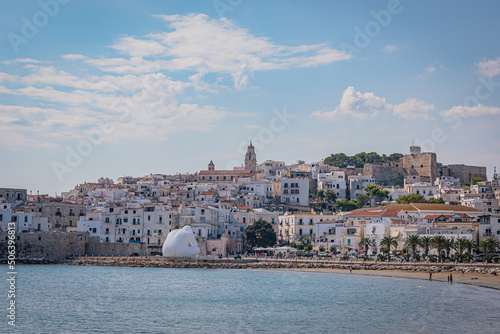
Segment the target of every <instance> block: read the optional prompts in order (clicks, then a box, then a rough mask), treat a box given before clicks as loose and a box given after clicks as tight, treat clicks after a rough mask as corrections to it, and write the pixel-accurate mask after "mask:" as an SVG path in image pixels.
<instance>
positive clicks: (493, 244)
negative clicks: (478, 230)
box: [479, 237, 499, 259]
mask: <svg viewBox="0 0 500 334" xmlns="http://www.w3.org/2000/svg"><path fill="white" fill-rule="evenodd" d="M479 247H480V248H482V249H483V255H484V258H485V259H486V255H488V253H494V252H495V251H496V249H497V248H498V247H499V243H498V240H496V239H495V238H493V237H492V238H489V239H486V240H483V241H481V242H480V243H479Z"/></svg>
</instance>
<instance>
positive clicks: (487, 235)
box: [483, 232, 492, 237]
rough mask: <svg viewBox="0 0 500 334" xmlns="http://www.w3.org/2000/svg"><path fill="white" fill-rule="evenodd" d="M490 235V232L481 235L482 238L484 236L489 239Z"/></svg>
mask: <svg viewBox="0 0 500 334" xmlns="http://www.w3.org/2000/svg"><path fill="white" fill-rule="evenodd" d="M491 235H492V234H491V232H484V233H483V236H485V237H491Z"/></svg>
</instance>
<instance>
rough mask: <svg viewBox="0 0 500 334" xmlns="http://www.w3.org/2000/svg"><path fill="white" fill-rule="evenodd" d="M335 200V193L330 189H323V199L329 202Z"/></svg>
mask: <svg viewBox="0 0 500 334" xmlns="http://www.w3.org/2000/svg"><path fill="white" fill-rule="evenodd" d="M336 200H337V194H336V193H335V192H334V191H333V190H332V189H327V190H326V191H325V201H326V202H327V203H329V204H331V203H335V201H336Z"/></svg>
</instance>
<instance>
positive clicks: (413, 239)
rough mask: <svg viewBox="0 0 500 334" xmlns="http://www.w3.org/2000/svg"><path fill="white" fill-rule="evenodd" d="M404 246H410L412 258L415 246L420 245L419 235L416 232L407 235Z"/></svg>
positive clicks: (415, 250) (415, 249)
mask: <svg viewBox="0 0 500 334" xmlns="http://www.w3.org/2000/svg"><path fill="white" fill-rule="evenodd" d="M405 244H406V246H407V247H410V248H411V252H412V255H413V258H415V255H416V254H417V247H418V246H419V245H420V237H419V236H418V235H417V234H412V235H409V236H408V238H407V239H406V243H405Z"/></svg>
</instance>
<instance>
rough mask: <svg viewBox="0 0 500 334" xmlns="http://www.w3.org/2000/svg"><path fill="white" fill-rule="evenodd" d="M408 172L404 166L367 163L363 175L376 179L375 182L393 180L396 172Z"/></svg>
mask: <svg viewBox="0 0 500 334" xmlns="http://www.w3.org/2000/svg"><path fill="white" fill-rule="evenodd" d="M398 173H401V174H406V172H405V170H404V169H403V168H402V167H396V166H386V165H373V164H366V165H365V166H364V168H363V175H364V176H369V177H372V178H374V179H375V182H391V181H392V176H393V175H394V174H398Z"/></svg>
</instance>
